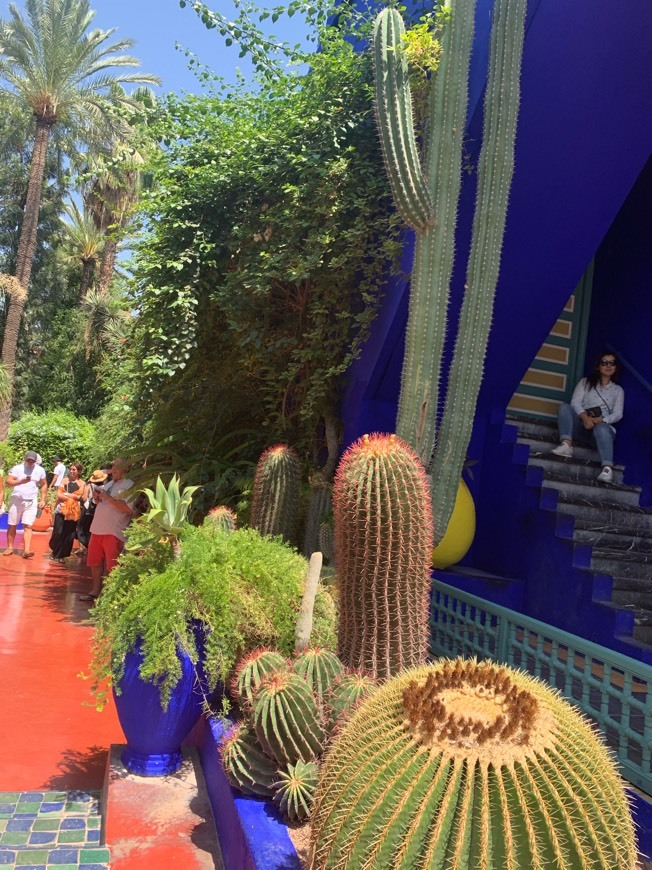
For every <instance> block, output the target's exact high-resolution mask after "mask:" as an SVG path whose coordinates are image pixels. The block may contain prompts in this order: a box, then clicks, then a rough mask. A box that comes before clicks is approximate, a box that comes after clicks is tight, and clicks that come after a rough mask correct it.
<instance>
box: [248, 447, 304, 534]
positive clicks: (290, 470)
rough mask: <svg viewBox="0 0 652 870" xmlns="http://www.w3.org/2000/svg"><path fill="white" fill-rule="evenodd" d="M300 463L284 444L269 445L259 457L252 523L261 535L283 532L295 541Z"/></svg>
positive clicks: (299, 490) (294, 452)
mask: <svg viewBox="0 0 652 870" xmlns="http://www.w3.org/2000/svg"><path fill="white" fill-rule="evenodd" d="M300 496H301V464H300V462H299V457H298V455H297V453H296V451H295V450H293V449H292V448H291V447H288V446H287V445H286V444H276V445H274V446H273V447H268V449H267V450H265V452H264V453H263V454H262V456H261V457H260V459H259V461H258V466H257V468H256V475H255V478H254V491H253V497H252V501H251V526H252V528H254V529H256V530H257V531H259V532H260V534H261V535H282V536H283V538H284V539H285V540H286V541H287V542H288V543H295V537H296V532H297V521H298V517H299V500H300Z"/></svg>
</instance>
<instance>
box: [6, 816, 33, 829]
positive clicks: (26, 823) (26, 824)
mask: <svg viewBox="0 0 652 870" xmlns="http://www.w3.org/2000/svg"><path fill="white" fill-rule="evenodd" d="M31 829H32V823H31V822H30V820H29V819H9V821H8V822H7V830H8V831H30V830H31Z"/></svg>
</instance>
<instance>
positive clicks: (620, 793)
mask: <svg viewBox="0 0 652 870" xmlns="http://www.w3.org/2000/svg"><path fill="white" fill-rule="evenodd" d="M311 836H312V841H311V853H310V862H309V866H310V867H311V868H314V870H321V868H344V867H365V868H369V870H371V868H376V870H390V868H392V870H394V868H404V870H426V868H427V870H449V868H451V870H452V868H457V870H481V868H483V870H506V868H512V870H531V868H537V870H634V868H635V867H636V861H637V858H636V848H635V839H634V828H633V823H632V820H631V817H630V813H629V806H628V802H627V798H626V796H625V791H624V788H623V784H622V782H621V779H620V777H619V775H618V773H617V771H616V769H615V765H614V762H613V760H612V758H611V756H610V755H609V753H608V751H607V750H606V748H605V747H604V745H603V744H602V742H601V740H600V738H599V736H598V735H597V733H596V732H595V731H594V730H593V729H592V727H591V726H590V725H589V724H588V723H587V722H586V721H585V720H584V719H583V718H582V716H581V715H580V714H579V713H578V712H577V711H576V710H575V709H574V708H573V707H571V705H570V704H568V702H567V701H565V700H564V699H563V698H561V696H560V695H558V694H557V693H556V692H555V691H553V690H552V689H550V688H549V687H548V686H546V685H544V684H543V683H542V682H540V681H538V680H536V679H534V678H532V677H530V676H528V675H527V674H524V673H522V672H519V671H515V670H512V669H509V668H505V667H500V666H497V665H493V664H489V663H478V662H477V661H474V660H472V661H462V660H458V661H454V662H453V661H440V662H438V663H436V664H434V665H427V666H422V667H420V668H416V669H414V670H412V671H407V672H404V673H402V674H400V675H399V676H398V677H395V678H394V679H392V680H390V681H389V682H387V683H386V684H385V685H384V686H382V687H381V688H380V689H379V690H378V691H377V692H376V693H375V694H374V695H372V697H371V698H370V699H368V700H367V701H365V702H364V703H363V704H362V705H361V707H360V708H359V709H358V711H357V712H356V713H355V714H354V715H353V716H352V718H351V719H350V721H349V722H348V723H347V724H346V725H345V727H344V729H343V730H342V732H341V733H340V735H339V737H338V738H337V739H336V741H335V743H334V744H333V747H332V749H331V751H330V753H329V754H328V756H327V758H326V762H325V767H324V770H323V771H322V775H321V777H320V782H319V786H318V789H317V794H316V797H315V806H314V809H313V814H312V835H311Z"/></svg>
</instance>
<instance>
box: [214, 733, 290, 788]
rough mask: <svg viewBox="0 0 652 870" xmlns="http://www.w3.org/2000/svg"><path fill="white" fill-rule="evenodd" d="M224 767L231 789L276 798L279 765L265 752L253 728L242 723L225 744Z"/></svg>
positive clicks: (223, 747) (223, 751)
mask: <svg viewBox="0 0 652 870" xmlns="http://www.w3.org/2000/svg"><path fill="white" fill-rule="evenodd" d="M221 755H222V767H223V768H224V772H225V773H226V776H227V779H228V780H229V782H230V783H231V785H232V786H234V787H235V788H237V789H239V790H240V791H241V792H242V793H243V794H248V795H257V796H258V797H273V796H274V794H275V788H274V784H275V783H276V781H277V780H278V771H277V766H276V763H275V762H274V760H273V759H271V758H270V757H269V756H268V755H265V753H264V752H263V751H262V749H261V747H260V743H259V742H258V740H257V738H256V734H255V733H254V731H253V728H252V727H251V725H250V724H249V723H247V722H241V723H239V724H238V725H236V726H235V727H234V728H233V730H232V731H231V732H230V733H229V735H228V737H227V738H226V740H225V741H224V743H223V744H222V750H221Z"/></svg>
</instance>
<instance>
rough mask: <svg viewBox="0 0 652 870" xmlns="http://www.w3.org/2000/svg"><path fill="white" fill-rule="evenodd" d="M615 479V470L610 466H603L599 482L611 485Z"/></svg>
mask: <svg viewBox="0 0 652 870" xmlns="http://www.w3.org/2000/svg"><path fill="white" fill-rule="evenodd" d="M613 479H614V472H613V468H611V467H610V466H609V465H603V466H602V471H601V472H600V474H599V475H598V480H599V481H601V482H602V483H611V481H612V480H613Z"/></svg>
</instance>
